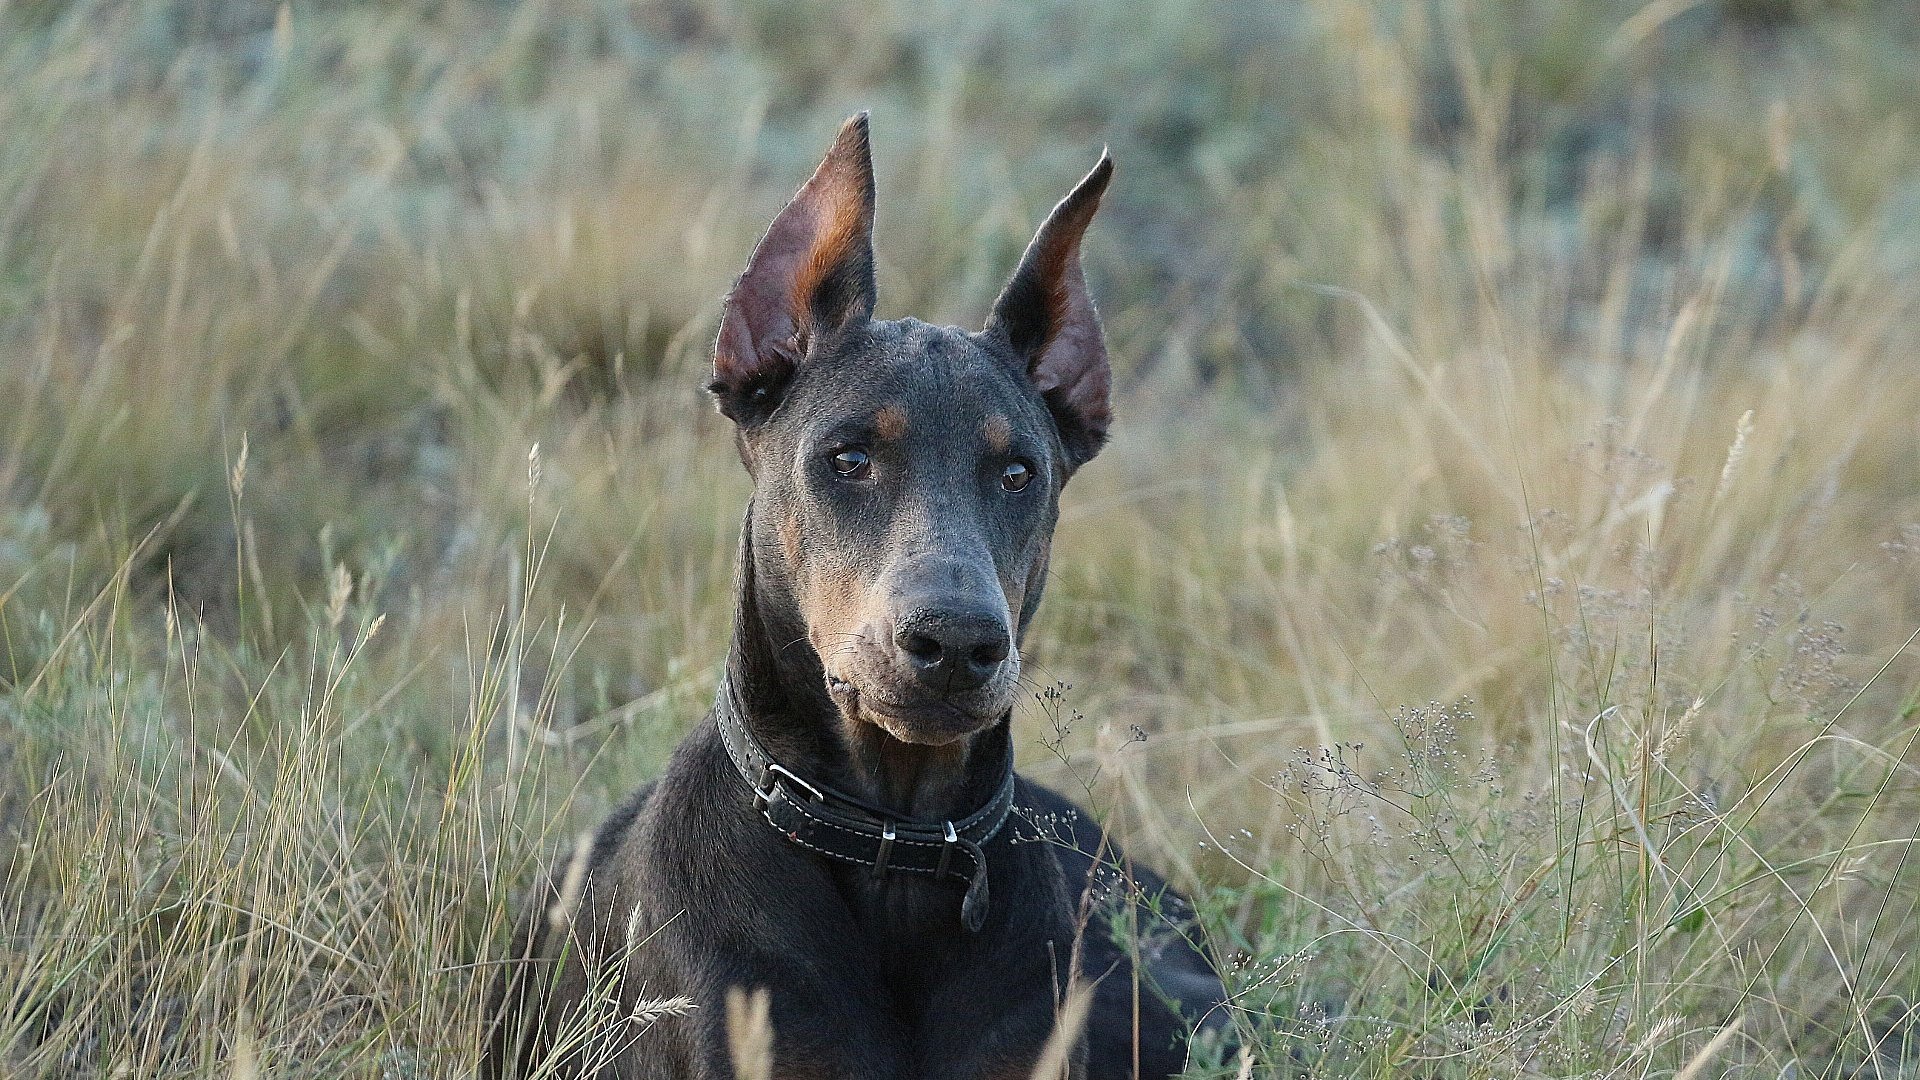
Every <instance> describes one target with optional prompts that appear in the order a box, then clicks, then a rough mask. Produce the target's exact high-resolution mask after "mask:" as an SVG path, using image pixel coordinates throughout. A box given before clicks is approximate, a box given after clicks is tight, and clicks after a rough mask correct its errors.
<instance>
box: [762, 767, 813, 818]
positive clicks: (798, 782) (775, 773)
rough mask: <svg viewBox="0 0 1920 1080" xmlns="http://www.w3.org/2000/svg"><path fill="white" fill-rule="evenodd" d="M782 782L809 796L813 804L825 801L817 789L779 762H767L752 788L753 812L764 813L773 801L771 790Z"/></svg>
mask: <svg viewBox="0 0 1920 1080" xmlns="http://www.w3.org/2000/svg"><path fill="white" fill-rule="evenodd" d="M782 780H785V781H786V782H787V783H790V784H792V785H794V786H795V787H798V788H799V789H800V790H802V791H804V792H806V793H807V794H808V795H811V796H812V797H813V801H814V802H825V801H826V798H827V797H826V796H825V795H823V794H821V793H820V789H819V788H817V787H814V786H813V785H812V784H809V783H807V782H806V781H805V780H802V779H800V778H799V777H798V776H795V775H794V774H793V773H792V772H790V771H788V770H787V768H786V767H785V766H783V765H781V764H780V763H779V762H777V761H769V762H767V765H766V768H764V769H761V770H760V782H759V783H758V784H755V785H754V787H753V808H754V809H755V810H758V811H760V812H761V813H765V812H766V809H767V804H768V803H769V802H772V801H773V789H774V788H775V787H776V786H777V785H779V783H780V782H781V781H782Z"/></svg>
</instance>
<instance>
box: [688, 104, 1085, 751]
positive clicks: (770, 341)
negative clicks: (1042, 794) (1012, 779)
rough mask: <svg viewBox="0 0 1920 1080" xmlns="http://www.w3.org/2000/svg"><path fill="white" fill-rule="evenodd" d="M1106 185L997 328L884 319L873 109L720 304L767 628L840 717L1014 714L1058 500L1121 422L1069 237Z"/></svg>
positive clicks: (1079, 194) (955, 725)
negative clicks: (1112, 425) (802, 654)
mask: <svg viewBox="0 0 1920 1080" xmlns="http://www.w3.org/2000/svg"><path fill="white" fill-rule="evenodd" d="M1112 175H1113V164H1112V161H1111V160H1110V159H1109V158H1107V157H1106V156H1105V155H1102V157H1101V159H1100V163H1099V164H1098V165H1096V166H1095V167H1094V170H1093V171H1092V172H1091V173H1089V174H1088V175H1087V177H1086V178H1085V179H1084V180H1082V181H1081V182H1080V184H1079V186H1077V187H1075V188H1074V190H1073V192H1072V193H1071V194H1069V195H1068V196H1067V197H1066V198H1065V199H1063V200H1062V201H1061V202H1060V204H1059V205H1058V206H1056V207H1055V208H1054V210H1053V212H1052V214H1050V215H1049V216H1048V218H1047V220H1046V222H1045V223H1044V224H1043V225H1041V227H1040V231H1039V233H1038V234H1037V235H1036V236H1035V237H1034V239H1033V242H1032V244H1031V245H1030V246H1029V247H1028V248H1027V252H1026V255H1025V257H1024V258H1022V259H1021V262H1020V265H1019V268H1018V269H1016V270H1015V271H1014V274H1013V277H1012V279H1011V280H1010V281H1009V282H1008V284H1007V286H1006V289H1005V290H1004V291H1003V292H1002V293H1001V294H1000V298H999V299H998V300H997V301H996V302H995V303H994V307H993V312H992V314H991V315H990V316H989V317H988V319H987V322H986V326H985V328H984V329H982V330H980V331H978V332H973V333H970V332H967V331H964V330H961V329H959V328H957V327H938V326H929V325H927V324H926V323H923V322H920V321H918V320H915V319H901V320H898V321H877V320H875V319H873V317H872V314H873V308H874V273H873V267H874V260H873V207H874V185H873V163H872V158H871V156H870V154H869V151H868V146H867V120H866V116H865V115H864V114H863V115H861V116H857V117H854V118H853V119H852V120H849V121H847V123H846V124H845V125H844V126H843V127H842V128H841V129H840V134H839V137H838V138H837V139H835V141H834V144H833V148H832V149H831V150H829V151H828V152H827V156H826V159H825V160H824V161H822V162H821V163H820V167H819V169H818V170H817V171H816V172H815V173H814V174H813V178H812V179H811V180H809V181H807V183H806V185H805V186H804V187H802V188H801V189H800V191H799V193H798V194H796V195H795V196H794V197H793V201H792V202H790V203H788V204H787V207H786V209H784V210H782V211H781V212H780V215H779V216H778V217H776V218H775V219H774V221H773V224H772V226H770V227H769V228H768V230H767V233H766V235H765V236H764V237H762V238H761V240H760V243H759V245H758V246H757V247H756V248H755V249H754V252H753V256H752V258H751V259H750V260H749V262H748V264H747V269H746V271H745V272H744V273H743V274H741V276H740V279H739V281H738V282H737V283H736V284H735V285H734V288H733V291H732V292H731V293H730V294H729V295H728V297H727V301H726V306H725V311H724V313H723V315H722V319H721V325H720V337H719V341H718V342H717V343H716V345H715V347H714V358H713V369H714V370H713V382H712V386H711V389H712V391H713V394H714V396H715V398H716V399H717V400H718V401H719V405H720V411H721V412H723V413H725V414H726V415H727V416H728V417H730V418H731V419H732V420H733V421H734V423H735V425H736V426H737V429H738V442H739V446H740V454H741V458H742V460H743V461H745V462H746V465H747V469H748V471H749V472H750V473H751V474H752V475H753V479H754V496H753V513H752V516H751V520H752V529H751V535H750V536H749V538H748V540H749V543H750V544H751V545H752V550H751V553H750V554H751V557H752V559H753V567H754V574H755V578H756V589H758V590H759V591H761V592H762V593H763V594H765V595H768V596H771V597H773V598H774V600H775V603H774V604H772V605H770V606H772V607H775V608H776V609H777V610H776V611H775V612H771V613H763V616H765V617H770V618H774V619H776V620H782V621H784V622H785V624H786V625H784V626H779V625H776V626H774V627H770V629H774V630H776V631H778V632H780V633H782V634H783V635H784V636H788V637H791V638H792V641H793V645H792V648H794V649H801V648H806V647H807V646H809V645H810V646H811V650H812V652H811V656H812V657H813V658H816V659H817V660H818V674H819V676H820V677H822V678H824V680H825V686H826V690H827V692H828V694H829V696H830V697H831V698H832V700H833V702H834V704H835V705H836V706H838V708H839V710H840V713H841V715H842V717H843V719H844V720H845V721H846V722H847V723H850V724H873V725H877V726H878V727H879V728H881V729H882V730H884V731H885V732H887V733H888V734H889V735H891V736H893V737H894V738H896V739H900V740H903V741H906V742H912V743H922V744H942V743H947V742H951V741H953V740H956V739H960V738H963V737H965V736H967V735H970V734H973V733H974V732H977V731H980V730H982V729H984V728H986V727H989V726H991V725H992V724H994V723H995V722H996V721H998V720H999V719H1000V718H1001V717H1002V716H1004V715H1006V713H1007V710H1008V709H1010V708H1011V707H1012V705H1013V701H1014V696H1015V694H1016V692H1017V684H1018V673H1019V642H1020V636H1021V634H1022V632H1023V631H1024V630H1025V628H1026V624H1027V621H1028V619H1029V618H1030V617H1031V616H1032V614H1033V611H1034V608H1035V607H1036V605H1037V604H1038V603H1039V600H1040V591H1041V588H1042V586H1043V584H1044V583H1045V580H1046V571H1047V552H1048V546H1049V543H1050V541H1051V538H1052V535H1053V526H1054V520H1055V518H1056V516H1057V513H1058V509H1059V498H1060V491H1061V488H1062V487H1063V486H1064V485H1065V484H1066V482H1067V479H1068V477H1070V476H1072V475H1073V473H1074V471H1075V470H1076V469H1078V468H1079V467H1080V466H1081V465H1084V464H1085V463H1086V462H1087V461H1088V459H1090V458H1092V457H1093V455H1094V454H1095V453H1096V452H1097V451H1098V450H1099V448H1100V446H1101V444H1102V443H1103V442H1104V441H1105V439H1106V433H1107V423H1108V420H1109V418H1110V414H1109V408H1108V400H1107V399H1108V383H1109V371H1108V365H1107V352H1106V345H1105V342H1104V340H1103V338H1102V335H1101V331H1100V323H1099V320H1098V318H1097V316H1096V315H1095V313H1094V308H1093V302H1092V300H1091V298H1090V297H1089V296H1088V295H1087V286H1086V280H1085V278H1084V277H1083V276H1082V274H1081V271H1080V238H1081V236H1082V234H1083V233H1084V232H1085V231H1086V228H1087V224H1088V222H1090V221H1091V220H1092V218H1093V214H1094V211H1095V209H1096V208H1098V206H1099V204H1100V196H1101V193H1102V192H1104V191H1105V190H1106V187H1107V182H1108V180H1109V179H1110V178H1111V177H1112ZM803 642H804V643H805V644H802V643H803ZM783 659H787V658H784V657H783ZM807 670H813V668H812V665H811V663H809V664H808V665H807Z"/></svg>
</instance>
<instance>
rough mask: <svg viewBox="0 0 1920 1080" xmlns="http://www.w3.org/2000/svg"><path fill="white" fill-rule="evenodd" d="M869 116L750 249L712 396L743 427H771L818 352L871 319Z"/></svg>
mask: <svg viewBox="0 0 1920 1080" xmlns="http://www.w3.org/2000/svg"><path fill="white" fill-rule="evenodd" d="M873 303H874V283H873V157H872V152H871V151H870V150H869V149H868V146H867V114H866V113H861V114H860V115H858V116H855V117H853V118H852V119H850V120H848V121H847V122H846V123H845V124H842V125H841V126H840V134H839V135H838V136H836V137H835V138H834V140H833V147H832V149H830V150H828V151H827V156H826V158H825V159H823V160H822V161H821V162H820V167H819V168H818V169H816V170H814V173H813V179H811V180H808V181H807V182H806V184H805V186H803V187H801V189H800V190H799V192H798V193H797V194H795V195H794V197H793V201H791V202H789V203H787V206H786V209H784V210H782V211H780V214H779V216H778V217H775V218H774V219H773V224H772V225H770V226H768V227H767V234H766V235H765V236H763V237H761V238H760V243H759V244H757V245H755V246H754V249H753V255H752V256H751V257H750V258H749V259H748V260H747V268H746V270H745V271H744V272H743V273H742V274H741V275H740V278H739V280H738V281H736V282H734V285H733V291H732V292H730V293H728V294H727V299H726V304H725V306H724V307H723V309H722V311H721V314H720V337H719V339H718V340H717V341H715V342H714V346H713V381H712V382H711V383H710V384H708V387H707V389H709V390H710V391H712V392H713V396H714V398H715V399H716V400H717V401H718V402H719V405H720V411H721V412H723V413H725V414H726V415H727V416H728V417H730V418H732V420H733V421H734V422H735V423H737V424H739V425H741V426H742V427H751V426H753V425H755V424H757V423H759V422H760V421H762V420H764V419H766V418H767V417H768V416H769V415H771V414H772V412H773V410H774V408H775V407H776V406H777V405H778V404H779V398H780V392H781V390H782V389H783V388H784V387H785V386H786V384H787V381H788V379H790V378H792V376H793V372H794V369H795V368H796V367H798V366H799V364H800V363H801V362H802V361H804V360H805V359H806V356H807V351H808V349H809V348H810V347H812V346H813V345H815V344H816V343H819V342H822V341H827V340H831V339H832V338H833V337H834V336H835V335H837V334H839V333H841V332H842V331H844V330H846V329H847V328H848V327H850V326H852V325H855V324H858V323H864V322H865V321H866V320H867V319H868V318H869V317H870V316H871V315H872V314H873Z"/></svg>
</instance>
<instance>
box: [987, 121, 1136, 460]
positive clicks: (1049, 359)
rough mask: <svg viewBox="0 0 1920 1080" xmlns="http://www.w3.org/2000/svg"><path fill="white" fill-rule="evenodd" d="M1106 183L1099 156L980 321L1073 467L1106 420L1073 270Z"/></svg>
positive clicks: (1094, 445)
mask: <svg viewBox="0 0 1920 1080" xmlns="http://www.w3.org/2000/svg"><path fill="white" fill-rule="evenodd" d="M1112 179H1113V158H1112V157H1111V156H1109V155H1108V154H1106V153H1105V152H1102V153H1101V155H1100V163H1099V164H1098V165H1095V166H1094V167H1093V171H1092V172H1090V173H1088V174H1087V176H1086V179H1084V180H1081V181H1080V183H1079V185H1078V186H1076V187H1075V188H1074V189H1073V191H1072V192H1071V193H1070V194H1068V196H1067V197H1066V198H1064V199H1062V200H1060V205H1058V206H1056V207H1054V208H1053V213H1051V214H1048V215H1047V220H1046V222H1045V223H1044V224H1042V225H1041V226H1040V231H1039V232H1038V233H1036V234H1035V235H1034V237H1033V242H1032V243H1031V244H1028V245H1027V253H1026V255H1024V256H1023V257H1022V258H1021V259H1020V267H1019V269H1017V270H1015V271H1014V272H1013V279H1012V280H1011V281H1009V282H1007V287H1006V289H1004V290H1003V291H1002V292H1001V293H1000V298H999V299H998V300H996V301H994V303H993V314H992V315H990V316H988V317H987V326H986V332H987V333H988V334H992V335H998V336H999V337H1000V338H1001V339H1002V340H1004V341H1005V342H1006V343H1007V344H1008V345H1010V346H1012V348H1013V352H1014V355H1015V356H1017V357H1018V358H1019V359H1020V360H1021V362H1023V363H1024V364H1025V365H1026V370H1027V377H1028V378H1029V379H1031V380H1032V381H1033V386H1034V389H1036V390H1038V391H1040V396H1041V398H1042V399H1043V400H1045V401H1046V403H1047V408H1048V409H1049V410H1051V411H1052V413H1053V419H1054V423H1055V424H1056V425H1057V426H1058V427H1059V429H1060V439H1061V442H1062V443H1063V444H1064V445H1065V446H1066V449H1067V454H1068V457H1069V458H1070V461H1069V462H1068V464H1069V465H1070V466H1071V467H1072V468H1075V469H1077V468H1079V467H1080V466H1082V465H1084V464H1086V463H1087V461H1088V460H1090V459H1091V458H1092V457H1093V455H1094V454H1096V453H1099V451H1100V447H1101V446H1102V445H1103V444H1104V443H1105V442H1106V441H1107V424H1108V423H1109V422H1110V421H1111V420H1112V419H1113V413H1112V411H1111V407H1110V406H1109V404H1108V401H1107V398H1108V394H1109V391H1110V387H1111V384H1112V371H1111V369H1110V368H1109V367H1108V364H1107V343H1106V338H1105V336H1104V335H1103V334H1102V333H1101V331H1100V316H1099V314H1098V313H1097V312H1095V311H1094V309H1093V297H1091V296H1089V295H1088V294H1087V279H1086V275H1085V274H1083V273H1082V272H1081V270H1080V238H1081V237H1082V236H1084V235H1085V234H1086V231H1087V225H1088V223H1090V222H1091V221H1093V213H1094V211H1096V210H1098V209H1100V196H1101V195H1102V194H1103V193H1104V192H1105V191H1106V190H1107V183H1108V181H1110V180H1112Z"/></svg>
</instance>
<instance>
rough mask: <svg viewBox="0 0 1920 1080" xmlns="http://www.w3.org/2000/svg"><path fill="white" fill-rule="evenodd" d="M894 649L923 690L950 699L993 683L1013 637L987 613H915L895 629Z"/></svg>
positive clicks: (1001, 622)
mask: <svg viewBox="0 0 1920 1080" xmlns="http://www.w3.org/2000/svg"><path fill="white" fill-rule="evenodd" d="M893 644H894V645H895V647H897V648H898V649H899V650H900V652H901V654H902V655H903V656H904V657H905V658H906V661H907V666H908V667H910V668H912V669H913V673H914V675H915V676H917V677H918V678H919V680H920V681H921V683H922V684H924V685H926V686H927V687H928V688H929V689H933V690H938V691H941V692H943V693H945V692H949V691H954V690H972V689H973V688H975V687H977V686H980V685H981V684H983V683H985V682H986V681H987V680H988V679H991V678H993V676H994V673H995V672H997V671H999V670H1000V665H1001V664H1002V663H1004V662H1005V661H1006V659H1007V653H1008V651H1009V650H1010V648H1011V647H1012V635H1010V634H1009V633H1008V632H1007V624H1006V623H1005V622H1003V621H1002V620H1001V619H1000V618H999V617H998V616H997V615H993V614H989V613H987V612H953V611H916V612H914V613H913V614H911V615H908V616H907V617H906V618H904V619H901V620H900V621H899V622H897V623H895V624H894V630H893Z"/></svg>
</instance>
